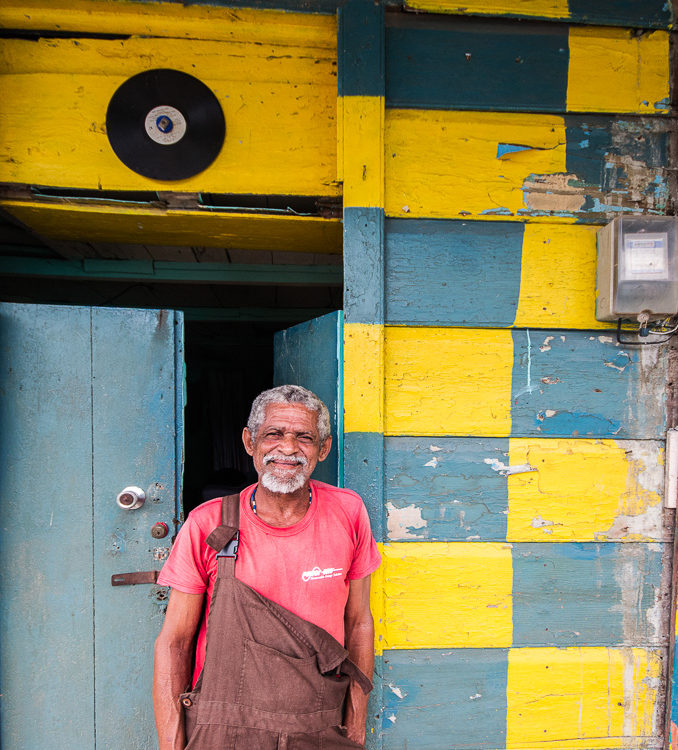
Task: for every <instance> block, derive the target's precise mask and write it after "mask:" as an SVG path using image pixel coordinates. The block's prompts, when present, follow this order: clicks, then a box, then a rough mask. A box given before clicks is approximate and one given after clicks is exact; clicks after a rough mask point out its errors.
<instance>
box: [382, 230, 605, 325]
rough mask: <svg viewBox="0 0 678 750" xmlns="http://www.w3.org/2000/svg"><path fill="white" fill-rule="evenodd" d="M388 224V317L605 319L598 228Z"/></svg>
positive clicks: (469, 321) (420, 320) (499, 321)
mask: <svg viewBox="0 0 678 750" xmlns="http://www.w3.org/2000/svg"><path fill="white" fill-rule="evenodd" d="M385 230H386V240H385V286H386V322H387V323H397V324H415V325H455V326H478V325H486V326H500V327H503V326H511V325H516V326H530V327H537V328H540V327H546V328H556V327H559V328H600V327H605V326H607V325H608V324H606V323H600V322H599V321H597V320H596V319H595V304H594V300H595V283H596V231H597V227H595V226H594V227H592V226H583V225H580V224H577V225H567V224H556V223H548V224H541V223H532V222H528V223H522V222H509V221H459V220H451V221H448V220H441V219H436V220H432V219H387V220H386V224H385ZM480 278H482V283H479V282H478V280H479V279H480Z"/></svg>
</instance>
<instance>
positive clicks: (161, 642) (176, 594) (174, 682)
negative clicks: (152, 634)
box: [153, 589, 204, 750]
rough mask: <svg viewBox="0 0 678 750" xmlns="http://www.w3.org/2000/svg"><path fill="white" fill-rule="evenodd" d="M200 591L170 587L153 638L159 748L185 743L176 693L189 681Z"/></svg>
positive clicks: (173, 748)
mask: <svg viewBox="0 0 678 750" xmlns="http://www.w3.org/2000/svg"><path fill="white" fill-rule="evenodd" d="M203 599H204V594H184V593H183V592H182V591H177V590H176V589H172V593H171V594H170V599H169V604H168V606H167V614H166V615H165V622H164V624H163V626H162V630H161V631H160V635H158V637H157V639H156V641H155V664H154V669H153V709H154V711H155V724H156V727H157V730H158V744H159V748H160V750H183V748H184V747H186V733H185V731H184V717H183V713H182V710H181V705H180V703H179V695H180V694H181V693H183V692H184V691H185V690H186V688H187V686H188V685H190V683H191V667H192V665H193V649H194V645H193V643H194V637H195V632H196V629H197V627H198V623H199V622H200V616H201V614H202V605H203Z"/></svg>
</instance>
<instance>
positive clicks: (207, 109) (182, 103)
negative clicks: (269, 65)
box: [106, 68, 226, 180]
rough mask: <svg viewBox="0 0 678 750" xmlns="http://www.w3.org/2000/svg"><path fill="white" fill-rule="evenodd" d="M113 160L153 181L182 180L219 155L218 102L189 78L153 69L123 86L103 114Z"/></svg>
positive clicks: (223, 128) (221, 136) (221, 129)
mask: <svg viewBox="0 0 678 750" xmlns="http://www.w3.org/2000/svg"><path fill="white" fill-rule="evenodd" d="M106 132H107V135H108V140H109V142H110V144H111V147H112V148H113V151H114V152H115V154H116V156H117V157H118V158H119V159H120V161H122V162H123V164H125V165H126V166H128V167H129V168H130V169H132V170H133V171H135V172H137V173H138V174H141V175H143V176H144V177H150V178H151V179H154V180H183V179H186V178H187V177H192V176H193V175H196V174H198V173H200V172H202V171H203V170H204V169H206V168H207V167H208V166H209V165H210V164H211V163H212V162H213V161H214V160H215V159H216V158H217V156H218V155H219V152H220V151H221V148H222V146H223V143H224V137H225V135H226V122H225V120H224V113H223V111H222V109H221V105H220V104H219V100H218V99H217V97H216V96H215V95H214V93H213V92H212V91H211V90H210V89H209V88H208V87H207V86H206V85H205V84H204V83H203V82H202V81H199V80H198V79H197V78H195V77H194V76H191V75H188V73H183V72H181V71H179V70H171V69H168V68H158V69H155V70H147V71H145V72H143V73H139V74H137V75H135V76H132V78H129V79H128V80H127V81H125V82H124V83H123V84H122V85H121V86H120V87H119V88H118V90H117V91H116V92H115V93H114V94H113V96H112V97H111V100H110V102H109V104H108V110H107V112H106Z"/></svg>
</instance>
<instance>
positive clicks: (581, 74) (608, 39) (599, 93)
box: [567, 26, 671, 114]
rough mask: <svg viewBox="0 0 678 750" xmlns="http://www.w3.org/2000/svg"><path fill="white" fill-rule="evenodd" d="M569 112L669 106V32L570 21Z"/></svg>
mask: <svg viewBox="0 0 678 750" xmlns="http://www.w3.org/2000/svg"><path fill="white" fill-rule="evenodd" d="M569 45H570V63H569V75H568V85H567V109H568V111H569V112H620V113H621V112H633V113H639V114H658V113H667V112H669V111H670V104H669V93H670V92H669V88H670V83H671V75H670V55H669V33H668V32H666V31H648V32H645V33H644V34H636V33H635V32H634V30H633V29H615V28H597V27H587V26H572V27H570V31H569Z"/></svg>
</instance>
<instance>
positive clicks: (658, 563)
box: [512, 543, 671, 646]
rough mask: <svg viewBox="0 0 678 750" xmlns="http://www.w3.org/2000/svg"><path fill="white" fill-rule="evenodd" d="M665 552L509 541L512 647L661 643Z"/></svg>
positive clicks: (654, 547) (664, 635)
mask: <svg viewBox="0 0 678 750" xmlns="http://www.w3.org/2000/svg"><path fill="white" fill-rule="evenodd" d="M670 555H671V545H669V544H639V543H633V544H591V543H587V544H570V543H558V544H544V543H534V544H529V543H523V544H515V545H514V546H513V553H512V557H513V645H514V646H543V645H549V646H609V645H614V646H638V645H643V646H666V645H667V643H668V600H667V597H666V596H665V593H666V591H667V590H668V589H667V585H668V581H667V580H666V578H665V577H664V576H663V570H664V567H663V566H665V569H666V573H667V575H668V573H669V571H670ZM667 556H668V557H667ZM665 558H666V559H665Z"/></svg>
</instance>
